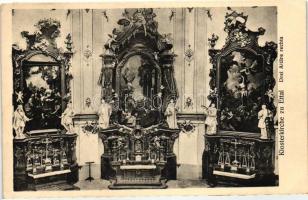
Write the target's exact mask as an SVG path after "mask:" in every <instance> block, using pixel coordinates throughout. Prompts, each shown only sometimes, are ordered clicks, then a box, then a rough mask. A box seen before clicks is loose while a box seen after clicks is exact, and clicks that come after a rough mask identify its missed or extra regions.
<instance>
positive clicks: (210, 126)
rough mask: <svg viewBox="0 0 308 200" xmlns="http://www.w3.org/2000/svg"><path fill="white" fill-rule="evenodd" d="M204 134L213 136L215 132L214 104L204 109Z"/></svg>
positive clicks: (215, 115)
mask: <svg viewBox="0 0 308 200" xmlns="http://www.w3.org/2000/svg"><path fill="white" fill-rule="evenodd" d="M205 125H206V134H208V135H215V134H216V130H217V109H216V106H215V104H214V103H212V104H211V105H210V107H209V108H207V109H206V120H205Z"/></svg>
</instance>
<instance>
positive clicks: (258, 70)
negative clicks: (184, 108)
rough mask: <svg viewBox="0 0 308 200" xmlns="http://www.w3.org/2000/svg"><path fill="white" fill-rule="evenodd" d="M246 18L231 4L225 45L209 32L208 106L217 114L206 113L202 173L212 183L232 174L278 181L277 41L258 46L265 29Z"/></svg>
mask: <svg viewBox="0 0 308 200" xmlns="http://www.w3.org/2000/svg"><path fill="white" fill-rule="evenodd" d="M247 19H248V16H246V15H244V13H238V12H236V11H235V10H232V9H231V8H230V9H228V12H227V13H226V16H225V23H224V24H225V28H224V31H225V32H226V33H227V37H226V43H225V45H224V46H223V47H222V49H215V44H216V41H217V40H218V39H219V38H218V36H216V35H215V34H213V35H212V37H211V38H209V42H210V46H211V48H210V49H209V56H210V62H211V64H212V66H213V68H212V69H211V71H210V77H211V80H210V88H211V92H210V95H209V96H208V99H209V100H210V102H211V107H210V108H209V109H208V110H210V109H212V110H211V111H212V113H215V114H214V115H208V116H207V118H211V120H208V121H209V123H206V126H207V127H206V128H207V131H206V134H205V149H204V152H203V178H205V179H206V180H207V181H208V183H209V184H210V185H212V186H215V185H216V184H217V182H219V181H222V182H223V181H225V180H227V179H228V180H229V181H228V182H229V183H234V184H240V185H241V184H244V185H247V184H250V185H275V184H276V183H275V180H276V177H275V175H274V164H275V163H274V162H275V161H274V160H275V158H274V154H275V148H274V143H275V141H274V138H275V129H274V124H275V115H276V105H275V102H274V98H275V95H274V86H275V78H274V76H273V75H274V72H273V71H274V70H273V63H274V61H275V59H276V57H277V52H276V49H277V44H276V43H274V42H266V43H265V45H264V46H259V44H258V38H259V37H260V36H261V35H264V33H265V29H264V28H262V27H260V28H258V30H257V31H251V30H249V29H248V28H247V27H246V22H247ZM213 116H214V118H213ZM209 130H211V131H209ZM212 130H215V131H212ZM230 180H231V181H230Z"/></svg>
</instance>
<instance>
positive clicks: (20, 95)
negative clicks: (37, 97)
mask: <svg viewBox="0 0 308 200" xmlns="http://www.w3.org/2000/svg"><path fill="white" fill-rule="evenodd" d="M15 94H16V96H17V100H16V101H17V102H18V103H24V101H23V98H24V95H23V93H22V91H19V92H15Z"/></svg>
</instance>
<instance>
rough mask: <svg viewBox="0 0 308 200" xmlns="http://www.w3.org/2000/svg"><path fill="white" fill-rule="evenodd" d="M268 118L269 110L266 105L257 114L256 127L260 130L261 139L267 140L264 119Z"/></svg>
mask: <svg viewBox="0 0 308 200" xmlns="http://www.w3.org/2000/svg"><path fill="white" fill-rule="evenodd" d="M267 117H269V110H268V109H267V107H266V105H264V104H263V105H262V109H261V110H260V111H259V112H258V119H259V123H258V127H259V128H260V129H261V137H260V138H261V139H265V140H266V139H268V135H267V130H266V118H267Z"/></svg>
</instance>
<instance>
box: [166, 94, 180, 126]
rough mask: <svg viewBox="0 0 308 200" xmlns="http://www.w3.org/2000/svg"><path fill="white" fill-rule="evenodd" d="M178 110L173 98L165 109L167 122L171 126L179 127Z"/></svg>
mask: <svg viewBox="0 0 308 200" xmlns="http://www.w3.org/2000/svg"><path fill="white" fill-rule="evenodd" d="M176 112H177V108H176V106H175V103H174V100H173V99H171V100H170V102H169V104H168V106H167V108H166V111H165V116H166V117H167V124H168V126H169V128H173V129H176V128H178V124H177V119H176Z"/></svg>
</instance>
